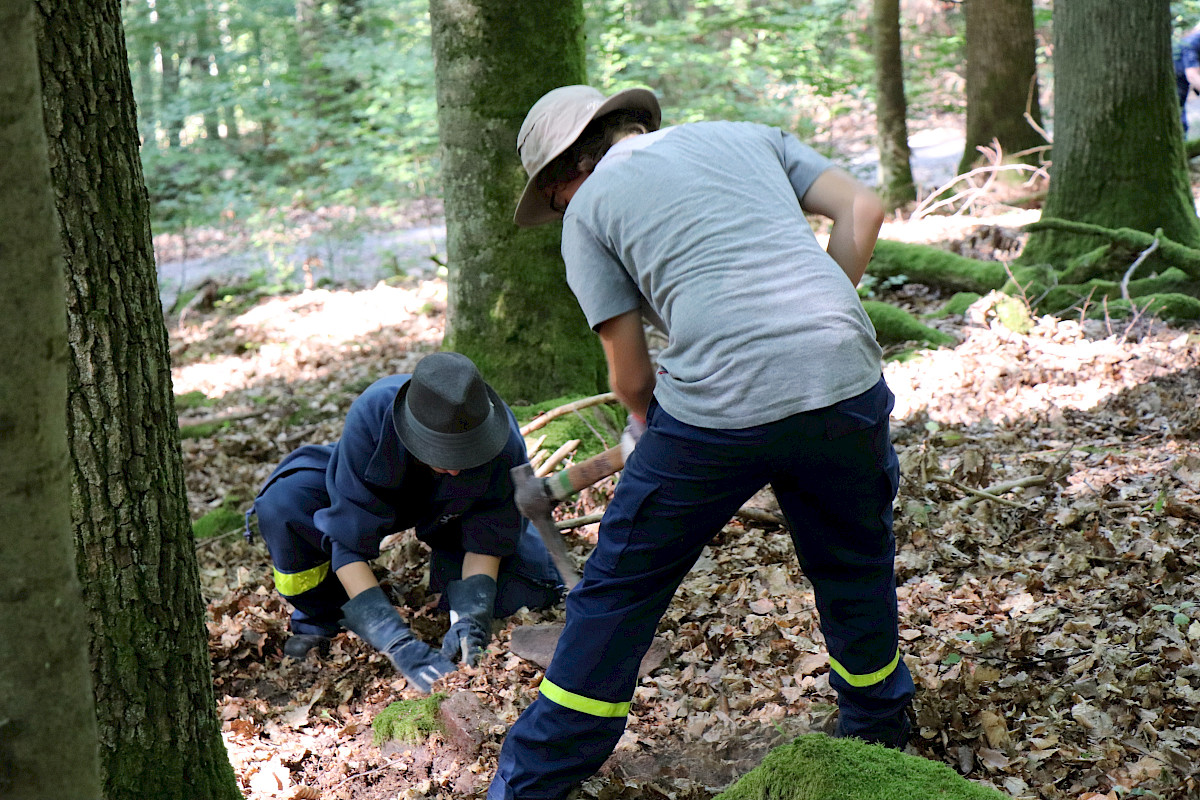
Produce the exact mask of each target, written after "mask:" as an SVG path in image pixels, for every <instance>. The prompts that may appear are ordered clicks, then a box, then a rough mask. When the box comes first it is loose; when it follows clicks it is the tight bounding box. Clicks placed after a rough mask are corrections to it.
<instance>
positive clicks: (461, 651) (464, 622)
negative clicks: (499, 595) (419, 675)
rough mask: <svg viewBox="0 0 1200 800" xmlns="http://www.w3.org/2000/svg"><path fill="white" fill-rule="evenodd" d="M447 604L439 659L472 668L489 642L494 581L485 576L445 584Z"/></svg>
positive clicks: (494, 604)
mask: <svg viewBox="0 0 1200 800" xmlns="http://www.w3.org/2000/svg"><path fill="white" fill-rule="evenodd" d="M446 601H447V602H448V603H449V604H450V630H449V631H447V632H446V636H445V638H443V639H442V655H443V656H445V657H446V658H448V659H450V660H451V661H459V660H461V661H465V662H467V666H470V667H473V666H475V664H476V662H478V661H479V656H480V655H481V654H482V653H483V648H485V647H487V646H488V642H490V641H491V640H492V610H493V609H494V608H495V606H496V581H495V580H493V579H492V577H491V576H489V575H472V576H471V577H469V578H464V579H463V580H461V581H450V582H449V583H448V584H446Z"/></svg>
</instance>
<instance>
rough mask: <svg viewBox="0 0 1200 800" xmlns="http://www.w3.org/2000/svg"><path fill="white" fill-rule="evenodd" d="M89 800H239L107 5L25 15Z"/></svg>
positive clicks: (78, 0)
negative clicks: (57, 287)
mask: <svg viewBox="0 0 1200 800" xmlns="http://www.w3.org/2000/svg"><path fill="white" fill-rule="evenodd" d="M39 8H40V10H41V25H42V29H41V37H40V41H39V45H40V59H41V70H42V83H43V93H44V113H45V126H46V138H47V139H48V140H49V152H50V166H51V174H52V176H53V180H54V187H55V192H56V201H57V207H58V214H59V218H60V223H61V230H62V241H63V246H64V255H65V257H66V279H67V287H66V289H67V291H66V294H67V324H68V341H69V344H70V368H69V380H68V387H69V389H68V397H67V406H66V407H67V430H68V433H69V436H70V449H71V460H72V467H73V497H72V512H73V517H74V519H73V521H74V526H75V539H76V551H77V561H78V563H77V567H78V572H79V577H80V582H81V583H82V585H83V590H84V600H85V603H86V605H87V610H88V616H89V619H90V623H91V630H92V637H91V663H92V682H93V689H94V692H95V698H96V709H97V723H98V729H99V735H100V743H101V751H100V753H101V768H102V773H103V785H104V796H105V797H106V798H107V800H124V799H125V798H129V800H133V799H134V798H136V799H137V800H147V799H148V798H164V799H165V798H189V799H190V800H217V799H221V800H224V799H225V798H228V799H229V800H234V798H240V797H241V793H240V792H239V791H238V787H237V781H236V778H235V776H234V774H233V769H232V768H231V767H230V765H229V759H228V756H227V754H226V752H225V746H224V742H223V741H222V739H221V730H220V723H219V721H218V719H217V715H216V706H215V702H214V698H213V684H212V670H211V664H210V661H209V656H208V638H207V633H206V628H205V624H204V614H205V609H204V603H203V601H202V600H201V597H200V586H199V576H198V571H197V566H196V555H195V543H194V541H193V539H192V535H191V525H190V522H189V519H188V509H187V502H186V496H185V492H184V483H183V460H182V455H181V453H180V449H179V440H178V423H177V420H176V416H175V409H174V396H173V394H172V390H171V371H170V363H169V350H168V345H167V331H166V326H165V323H164V321H163V314H162V309H161V307H160V304H159V296H158V281H157V275H156V271H155V266H154V253H153V249H152V245H151V237H150V208H149V198H148V196H147V193H146V187H145V185H144V182H143V178H142V169H141V162H140V161H139V158H138V136H137V122H136V119H135V112H134V102H133V91H132V87H131V85H130V78H129V64H128V60H127V56H126V51H125V40H124V34H123V31H122V28H121V17H120V10H121V9H120V2H119V0H53V2H51V0H40V1H39Z"/></svg>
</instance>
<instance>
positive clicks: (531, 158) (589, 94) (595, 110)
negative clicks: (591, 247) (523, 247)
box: [513, 85, 662, 228]
mask: <svg viewBox="0 0 1200 800" xmlns="http://www.w3.org/2000/svg"><path fill="white" fill-rule="evenodd" d="M622 109H625V110H630V111H648V112H650V130H652V131H654V130H658V126H659V125H661V124H662V110H661V109H660V108H659V105H658V98H657V97H655V96H654V92H652V91H650V90H649V89H625V90H624V91H620V92H617V93H616V94H614V95H613V96H612V97H608V98H605V96H604V95H603V94H602V93H601V92H600V90H599V89H594V88H592V87H591V86H582V85H576V86H560V87H558V88H557V89H552V90H551V91H549V92H547V93H546V94H544V95H542V97H541V99H540V100H538V101H537V102H536V103H534V104H533V108H531V109H529V113H528V114H526V115H525V121H524V122H522V123H521V131H520V132H519V133H518V134H517V153H518V154H519V155H520V156H521V164H522V165H523V166H524V167H525V172H527V173H528V174H529V182H528V183H526V184H525V191H524V192H522V193H521V199H520V201H518V203H517V213H516V214H514V215H513V221H514V222H516V223H517V225H519V226H521V227H522V228H530V227H533V226H534V225H541V224H543V223H546V222H553V221H554V220H556V219H561V218H562V214H560V213H559V212H557V211H555V210H554V209H553V208H551V207H550V201H549V200H548V199H546V197H544V196H543V195H542V193H541V192H540V191H538V189H537V186H536V185H535V184H536V182H537V176H538V173H539V172H541V171H542V170H543V169H544V168H545V167H546V165H547V164H549V163H550V162H551V161H553V160H554V159H555V158H557V157H558V156H559V155H560V154H561V153H562V152H563V151H565V150H566V149H567V148H568V147H570V146H571V145H572V144H574V142H575V140H576V139H578V138H579V135H580V134H581V133H583V129H584V128H586V127H587V126H588V123H590V122H591V121H592V120H594V119H597V118H598V117H602V116H604V115H605V114H607V113H609V112H610V111H618V110H622Z"/></svg>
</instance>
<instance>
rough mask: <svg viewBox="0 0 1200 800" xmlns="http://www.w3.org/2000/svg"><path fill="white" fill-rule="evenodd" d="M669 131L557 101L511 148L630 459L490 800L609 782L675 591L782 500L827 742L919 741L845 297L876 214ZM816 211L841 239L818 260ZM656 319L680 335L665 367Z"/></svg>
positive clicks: (637, 96) (755, 149)
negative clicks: (591, 345)
mask: <svg viewBox="0 0 1200 800" xmlns="http://www.w3.org/2000/svg"><path fill="white" fill-rule="evenodd" d="M660 124H661V111H660V109H659V104H658V100H657V98H656V97H655V95H654V93H653V92H651V91H649V90H647V89H629V90H626V91H622V92H618V93H617V94H614V95H613V96H611V97H605V96H604V95H603V94H601V93H600V92H599V91H597V90H596V89H594V88H591V87H588V86H565V87H560V88H558V89H555V90H553V91H551V92H549V93H547V94H546V95H544V96H543V97H542V98H541V99H540V100H538V101H537V103H535V104H534V106H533V107H532V108H531V109H530V111H529V113H528V115H527V116H526V118H525V121H524V124H523V125H522V126H521V129H520V133H519V136H518V139H517V149H518V152H519V153H520V156H521V160H522V163H523V164H524V166H525V169H526V172H527V173H528V175H529V181H528V183H527V184H526V186H525V190H524V193H523V194H522V195H521V198H520V201H519V203H518V205H517V211H516V216H515V221H516V223H517V224H518V225H521V226H531V225H538V224H542V223H548V222H552V221H556V220H559V219H562V220H563V230H562V255H563V259H564V261H565V263H566V273H567V281H568V283H569V284H570V286H571V289H572V291H573V292H574V293H575V295H576V298H577V299H578V301H579V304H580V306H581V307H582V308H583V311H584V313H585V316H586V317H587V320H588V322H589V324H590V325H591V326H592V328H593V329H594V330H595V331H596V333H597V334H599V337H600V341H601V343H602V345H603V349H604V352H605V354H606V356H607V359H608V369H609V381H610V383H611V385H612V389H613V391H614V392H615V393H616V395H617V396H618V398H620V400H621V401H622V402H623V403H624V404H625V406H626V408H627V409H628V411H629V415H630V419H631V432H632V433H633V434H634V436H635V437H636V439H637V443H636V446H635V447H634V449H633V451H632V453H631V454H630V456H629V459H628V461H626V463H625V467H624V471H623V473H622V475H621V479H620V481H619V483H618V484H617V488H616V491H615V494H614V497H613V499H612V502H611V503H610V504H609V506H608V509H607V511H606V512H605V515H604V518H603V520H602V521H601V523H600V530H599V533H598V542H597V545H596V548H595V550H594V551H593V552H592V554H591V556H590V557H589V558H588V560H587V563H586V565H585V566H584V570H583V577H582V580H581V582H580V583H579V585H578V586H576V587H575V588H574V589H572V590H571V592H570V594H568V595H567V603H566V628H565V630H564V632H563V634H562V637H561V639H560V640H559V642H558V647H557V650H556V651H555V654H554V658H553V660H552V662H551V664H550V666H549V667H548V668H547V670H546V675H545V678H544V679H543V680H542V682H541V684H540V685H539V687H538V691H539V696H538V698H537V699H536V700H535V701H534V702H533V703H532V704H531V705H530V706H529V707H528V708H527V709H525V711H524V713H522V714H521V716H520V718H518V719H517V721H516V723H514V725H513V726H512V728H511V729H510V731H509V732H508V735H507V736H506V738H505V741H504V745H503V747H502V749H501V753H500V757H499V763H498V766H497V770H496V774H495V777H494V778H493V781H492V784H491V786H490V788H489V792H488V798H489V800H512V799H513V798H560V797H565V796H566V795H567V794H568V792H570V791H571V790H572V788H573V787H575V786H577V785H578V784H579V783H580V782H581V781H583V780H584V779H585V778H587V777H588V776H589V775H591V774H593V773H594V772H595V771H596V770H597V769H598V768H599V767H600V765H601V764H602V763H603V762H604V760H605V759H606V758H607V757H608V755H609V754H610V753H611V752H612V750H613V748H614V747H615V745H616V743H617V741H618V740H619V739H620V737H621V734H622V732H623V730H624V728H625V724H626V717H627V715H628V712H629V705H630V701H631V699H632V697H633V693H634V688H635V685H636V682H637V673H638V665H639V663H640V661H641V659H642V656H643V655H644V654H645V652H646V650H647V648H648V647H649V645H650V642H651V640H652V638H653V635H654V632H655V629H656V627H657V625H658V622H659V620H660V618H661V617H662V615H663V612H664V611H665V610H666V608H667V606H668V604H669V603H670V602H671V598H672V596H673V595H674V593H675V590H676V588H677V587H678V586H679V584H680V582H681V581H682V580H683V578H684V576H685V575H686V574H687V572H688V571H689V570H690V569H691V567H692V566H693V564H694V563H695V562H696V559H697V558H698V557H699V555H700V553H701V551H702V549H703V548H704V547H705V546H706V545H707V544H708V542H709V541H710V540H711V539H712V538H713V536H715V535H716V534H717V533H718V532H719V531H720V530H721V528H722V527H723V526H724V525H725V524H726V523H727V522H728V521H729V519H730V518H731V517H732V516H733V515H734V513H735V512H736V511H737V509H738V508H739V507H740V506H741V505H742V504H743V503H744V502H745V501H746V500H748V499H749V498H750V497H751V496H752V495H753V494H754V493H755V492H756V491H758V490H759V489H761V488H762V487H763V486H765V485H766V484H768V483H770V484H771V486H772V487H773V488H774V491H775V494H776V496H777V497H778V500H779V505H780V507H781V509H782V510H783V513H784V515H785V516H786V518H787V521H788V526H789V528H790V529H791V532H792V539H793V541H794V543H795V548H796V553H797V555H798V557H799V560H800V564H801V567H802V568H803V570H804V572H805V575H806V576H807V577H808V578H809V580H810V581H811V582H812V585H813V588H814V591H815V596H816V605H817V610H818V612H819V615H820V622H821V628H822V631H823V632H824V635H825V642H826V645H827V647H828V650H829V662H830V667H831V671H830V676H829V681H830V685H831V686H833V688H834V689H835V690H836V691H837V694H838V705H839V715H838V720H837V727H836V732H835V735H838V736H856V737H860V738H862V739H865V740H868V741H871V742H876V743H881V744H884V745H888V746H891V747H896V748H903V747H904V746H905V743H906V742H907V740H908V738H909V735H910V732H911V722H910V721H909V706H910V701H911V699H912V697H913V694H914V691H915V690H914V686H913V681H912V677H911V675H910V674H909V671H908V668H907V667H906V666H905V663H904V660H903V659H902V658H901V657H900V650H899V636H898V610H897V599H896V585H895V574H894V561H895V539H894V537H893V534H892V501H893V498H894V497H895V494H896V489H897V485H898V481H899V466H898V462H897V458H896V454H895V451H894V450H893V448H892V444H891V441H890V438H889V430H888V428H889V420H888V418H889V413H890V411H891V408H892V405H893V402H894V397H893V395H892V393H891V392H890V391H889V390H888V387H887V385H886V384H885V382H884V380H883V376H882V353H881V351H880V348H879V345H878V344H877V343H876V340H875V331H874V328H873V327H872V325H871V321H870V319H869V318H868V317H867V315H866V313H865V311H864V310H863V307H862V303H861V302H860V301H859V298H858V294H857V292H856V290H855V285H856V284H857V283H858V281H859V279H860V278H861V277H862V275H863V272H864V270H865V269H866V266H867V261H868V260H869V258H870V256H871V253H872V251H873V249H874V246H875V240H876V237H877V235H878V232H879V229H880V226H881V225H882V222H883V216H884V211H883V207H882V205H881V203H880V201H879V199H878V197H877V196H876V195H875V194H874V193H873V192H872V191H870V190H869V189H868V188H867V187H865V186H863V185H862V184H861V183H859V182H858V181H856V180H855V179H853V178H852V177H851V176H850V175H849V174H848V173H846V172H844V171H843V170H841V169H838V168H835V167H834V166H833V165H832V164H831V163H830V162H829V161H828V160H827V159H826V158H824V157H822V156H820V155H819V154H818V153H816V152H815V151H814V150H812V149H811V148H810V147H808V146H806V145H804V144H802V143H801V142H799V141H798V140H796V139H795V138H794V137H793V136H791V135H790V134H788V133H785V132H783V131H781V130H778V129H775V128H770V127H766V126H763V125H757V124H751V123H744V122H696V123H690V124H685V125H679V126H675V127H668V128H661V129H660ZM805 212H809V213H813V214H818V215H821V216H824V217H828V218H829V219H830V220H832V222H833V227H832V229H831V232H830V235H829V241H828V245H827V247H825V248H823V247H822V246H821V245H820V243H819V242H818V241H817V239H816V236H815V235H814V233H813V230H812V228H811V226H810V225H809V223H808V221H807V219H806V217H805ZM643 306H648V307H649V309H650V310H651V311H652V312H654V316H656V317H657V318H658V320H659V322H660V323H661V324H662V325H663V326H664V328H665V331H666V333H667V335H668V343H667V346H666V347H665V348H664V349H663V350H662V351H661V353H660V355H659V358H658V364H657V367H655V366H654V365H653V364H652V362H651V359H650V356H649V354H648V351H647V346H646V341H645V338H644V329H643V322H642V308H643Z"/></svg>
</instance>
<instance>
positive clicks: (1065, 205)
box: [1021, 0, 1200, 267]
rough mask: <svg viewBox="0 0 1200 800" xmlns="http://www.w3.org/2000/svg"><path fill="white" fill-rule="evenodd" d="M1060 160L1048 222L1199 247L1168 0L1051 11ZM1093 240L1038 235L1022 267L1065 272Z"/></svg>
mask: <svg viewBox="0 0 1200 800" xmlns="http://www.w3.org/2000/svg"><path fill="white" fill-rule="evenodd" d="M1054 43H1055V47H1054V50H1055V113H1054V120H1055V124H1054V154H1053V163H1052V164H1051V167H1050V188H1049V191H1048V193H1047V196H1046V205H1045V207H1044V208H1043V209H1042V216H1043V217H1053V218H1059V219H1065V220H1069V221H1072V222H1090V223H1093V224H1095V225H1101V226H1104V227H1106V228H1135V229H1137V230H1143V231H1147V232H1153V231H1154V230H1155V229H1156V228H1162V229H1163V232H1164V233H1165V234H1166V235H1167V236H1168V237H1170V238H1171V239H1173V240H1174V241H1176V242H1179V243H1180V244H1185V245H1189V246H1192V247H1196V246H1200V220H1197V218H1196V210H1195V205H1194V201H1193V199H1192V193H1191V188H1190V186H1189V183H1188V173H1187V164H1186V162H1185V161H1184V148H1183V129H1182V126H1181V125H1180V122H1179V101H1178V99H1177V98H1176V96H1175V80H1174V75H1173V71H1172V68H1171V25H1170V4H1169V2H1168V0H1140V1H1139V2H1136V3H1131V2H1128V0H1071V2H1067V3H1055V5H1054ZM1095 246H1096V242H1095V240H1094V239H1092V238H1090V237H1081V236H1078V235H1076V234H1072V233H1067V232H1064V231H1060V230H1044V231H1038V232H1035V233H1033V234H1032V235H1031V236H1030V239H1029V242H1028V244H1027V245H1026V247H1025V251H1024V252H1023V253H1022V255H1021V261H1023V262H1025V263H1048V264H1054V265H1056V266H1059V267H1061V266H1063V265H1064V264H1065V263H1066V261H1067V260H1068V259H1069V258H1071V257H1072V256H1075V255H1079V254H1080V253H1082V252H1086V251H1087V250H1091V249H1092V248H1094V247H1095Z"/></svg>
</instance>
